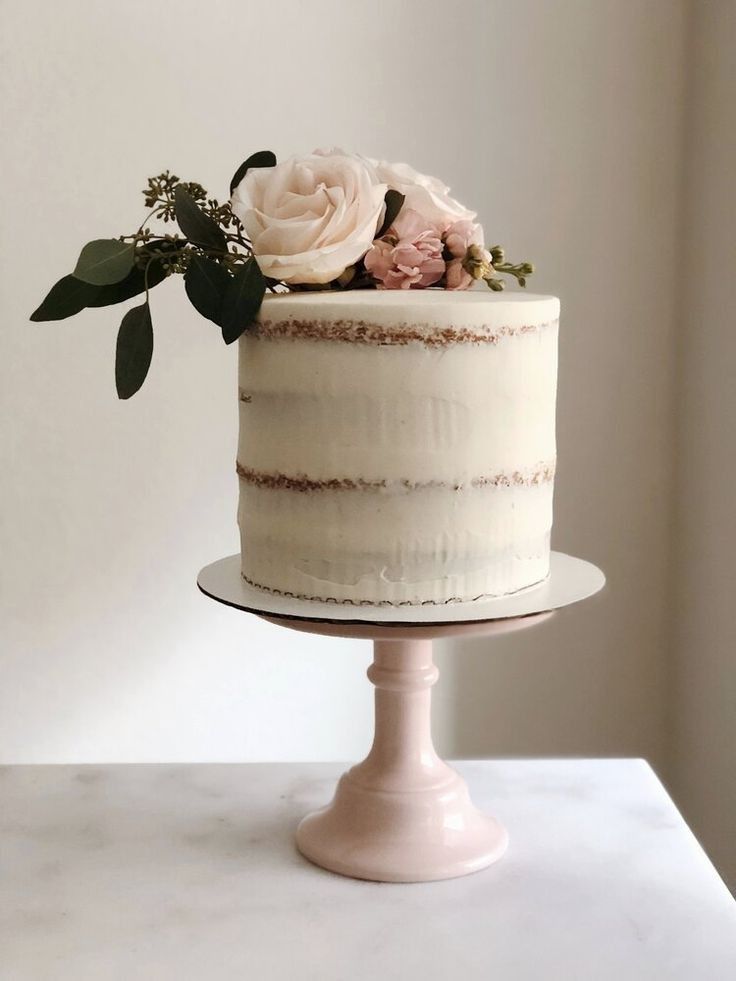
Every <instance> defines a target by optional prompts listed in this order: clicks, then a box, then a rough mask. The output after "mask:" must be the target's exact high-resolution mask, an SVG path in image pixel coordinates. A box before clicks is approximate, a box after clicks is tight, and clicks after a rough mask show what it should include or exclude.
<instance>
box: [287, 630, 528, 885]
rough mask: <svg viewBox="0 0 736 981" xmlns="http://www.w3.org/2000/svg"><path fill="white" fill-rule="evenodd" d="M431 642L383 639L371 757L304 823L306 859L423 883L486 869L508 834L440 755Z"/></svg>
mask: <svg viewBox="0 0 736 981" xmlns="http://www.w3.org/2000/svg"><path fill="white" fill-rule="evenodd" d="M437 676H438V671H437V668H436V667H435V666H434V664H433V663H432V641H431V640H395V641H387V640H377V641H375V642H374V661H373V664H372V665H371V666H370V668H369V669H368V677H369V679H370V680H371V681H372V682H373V684H374V685H375V686H376V728H375V736H374V739H373V746H372V748H371V751H370V753H369V755H368V757H367V758H366V759H365V760H364V761H363V762H362V763H359V764H358V765H357V766H354V767H352V768H351V769H350V770H348V772H347V773H345V774H343V776H342V777H341V778H340V781H339V782H338V785H337V790H336V792H335V796H334V799H333V800H332V803H331V804H328V805H327V807H324V808H322V809H321V810H319V811H316V812H314V813H313V814H308V815H307V816H306V817H305V818H304V819H303V820H302V822H301V824H300V825H299V828H298V830H297V834H296V843H297V846H298V848H299V851H300V852H301V853H302V854H303V855H305V856H306V857H307V858H308V859H310V860H311V861H312V862H315V863H316V864H317V865H321V866H323V867H324V868H327V869H331V870H332V871H333V872H339V873H341V874H342V875H350V876H354V877H356V878H359V879H375V880H379V881H381V882H424V881H428V880H431V879H450V878H452V877H454V876H458V875H465V874H467V873H468V872H475V871H477V870H478V869H482V868H485V867H486V866H487V865H490V864H491V862H495V861H496V859H497V858H500V857H501V855H502V854H503V852H504V851H505V849H506V845H507V842H508V836H507V834H506V831H505V830H504V829H503V828H502V827H501V825H500V824H498V822H497V821H496V820H495V819H494V818H492V817H487V816H486V815H485V814H481V813H480V811H478V810H476V808H475V807H474V806H473V804H472V802H471V800H470V795H469V793H468V788H467V786H466V784H465V781H464V780H463V779H462V778H461V777H460V775H459V774H458V773H456V772H455V771H454V770H453V769H452V767H450V766H448V765H447V764H446V763H443V761H442V760H441V759H440V758H439V757H438V756H437V754H436V752H435V750H434V746H433V745H432V739H431V735H430V686H431V685H433V684H434V683H435V681H436V680H437Z"/></svg>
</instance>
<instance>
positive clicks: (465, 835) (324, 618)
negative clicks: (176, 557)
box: [197, 552, 605, 882]
mask: <svg viewBox="0 0 736 981" xmlns="http://www.w3.org/2000/svg"><path fill="white" fill-rule="evenodd" d="M604 583H605V578H604V576H603V573H602V572H601V571H600V569H597V568H596V567H595V566H594V565H591V564H590V563H589V562H585V561H583V560H582V559H576V558H573V557H572V556H569V555H564V554H562V553H560V552H553V553H552V559H551V568H550V575H549V578H548V579H547V580H545V582H543V583H540V584H539V585H537V586H532V587H530V588H528V589H524V590H521V591H519V592H517V593H514V594H512V595H510V596H504V597H499V598H496V599H489V600H475V601H474V602H471V603H453V604H449V605H446V606H400V607H380V606H353V605H346V604H341V603H322V602H315V601H310V600H299V599H293V598H289V597H286V596H279V595H276V594H272V593H269V592H266V591H265V590H261V589H258V588H256V587H253V586H249V585H248V584H247V583H246V582H245V581H244V580H243V579H242V577H241V575H240V556H239V555H231V556H229V557H228V558H225V559H220V560H219V561H218V562H213V563H212V565H208V566H206V567H205V568H204V569H202V571H201V572H200V574H199V577H198V580H197V585H198V586H199V588H200V590H201V591H202V592H203V593H204V594H205V595H206V596H209V597H210V598H211V599H214V600H217V602H219V603H224V604H226V605H227V606H232V607H234V608H235V609H238V610H243V611H245V612H246V613H254V614H255V615H256V616H259V617H262V618H263V619H265V620H268V621H269V622H271V623H275V624H277V625H278V626H280V627H288V628H289V629H291V630H297V631H302V632H304V633H313V634H322V635H324V636H329V637H355V638H361V639H365V640H372V641H373V663H372V664H371V665H370V667H369V668H368V678H369V679H370V681H371V682H372V683H373V684H374V685H375V688H376V691H375V735H374V738H373V745H372V747H371V751H370V753H369V754H368V756H367V758H366V759H365V760H364V761H363V762H362V763H359V764H357V765H356V766H353V767H352V768H351V769H350V770H348V771H347V772H346V773H344V774H343V775H342V777H341V778H340V780H339V781H338V784H337V788H336V791H335V796H334V798H333V800H332V801H331V803H329V804H328V805H327V806H326V807H323V808H321V809H320V810H318V811H315V812H314V813H312V814H307V816H306V817H305V818H303V820H302V821H301V823H300V824H299V827H298V829H297V833H296V843H297V847H298V848H299V850H300V852H301V853H302V854H303V855H304V856H305V857H306V858H308V859H309V860H310V861H312V862H314V863H315V864H316V865H320V866H322V867H323V868H326V869H330V870H331V871H333V872H338V873H340V874H341V875H348V876H353V877H355V878H359V879H373V880H375V881H379V882H426V881H429V880H434V879H450V878H453V877H455V876H460V875H466V874H468V873H470V872H477V871H478V870H479V869H482V868H485V867H486V866H488V865H490V864H491V863H492V862H495V861H496V860H497V859H498V858H500V857H501V855H502V854H503V853H504V851H505V850H506V845H507V843H508V835H507V833H506V830H505V829H504V828H503V827H502V826H501V825H500V824H499V823H498V821H496V820H495V818H493V817H490V816H489V815H486V814H482V813H481V812H480V811H478V810H477V809H476V808H475V807H474V806H473V804H472V802H471V800H470V795H469V793H468V788H467V785H466V784H465V781H464V780H463V779H462V778H461V777H460V776H459V774H458V773H456V772H455V770H453V769H452V768H451V767H450V766H448V765H447V764H446V763H444V762H443V761H442V760H441V759H440V758H439V757H438V756H437V753H436V752H435V749H434V746H433V744H432V735H431V728H430V700H431V691H430V689H431V686H432V685H433V684H434V683H435V682H436V681H437V677H438V673H439V672H438V671H437V668H436V667H435V665H434V664H433V661H432V641H433V640H435V639H437V638H441V637H485V636H497V635H499V634H503V633H509V632H511V631H514V630H523V629H524V628H526V627H531V626H535V625H536V624H539V623H541V622H542V621H544V620H546V619H548V618H549V617H551V616H552V615H553V614H554V612H555V611H556V610H559V609H561V608H562V607H565V606H569V605H571V604H572V603H577V602H579V601H580V600H583V599H586V598H587V597H588V596H592V595H593V594H594V593H597V592H598V591H599V590H600V589H601V588H602V587H603V585H604Z"/></svg>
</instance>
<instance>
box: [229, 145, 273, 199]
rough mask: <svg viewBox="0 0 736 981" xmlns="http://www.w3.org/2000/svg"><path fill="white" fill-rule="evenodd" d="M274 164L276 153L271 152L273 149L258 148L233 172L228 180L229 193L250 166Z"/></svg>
mask: <svg viewBox="0 0 736 981" xmlns="http://www.w3.org/2000/svg"><path fill="white" fill-rule="evenodd" d="M275 166H276V154H275V153H274V152H273V150H258V151H257V152H256V153H251V155H250V156H249V157H248V159H247V160H245V161H244V162H243V163H242V164H241V165H240V166H239V167H238V169H237V170H236V171H235V173H234V174H233V179H232V180H231V181H230V193H231V194H232V193H233V191H234V190H235V188H236V187H237V186H238V184H239V183H240V182H241V181H242V179H243V178H244V177H245V175H246V173H247V172H248V171H249V170H250V169H251V167H275Z"/></svg>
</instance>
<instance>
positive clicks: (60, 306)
mask: <svg viewBox="0 0 736 981" xmlns="http://www.w3.org/2000/svg"><path fill="white" fill-rule="evenodd" d="M99 289H100V287H98V286H91V285H90V284H89V283H83V282H82V280H81V279H77V278H76V276H64V278H63V279H60V280H59V282H58V283H55V284H54V285H53V286H52V287H51V289H50V290H49V292H48V294H47V296H46V299H45V300H44V301H43V303H42V304H41V306H40V307H38V309H36V310H34V311H33V313H32V314H31V320H32V321H33V322H34V323H41V322H43V321H45V320H66V318H67V317H73V316H74V314H75V313H79V311H80V310H84V308H85V307H87V306H89V305H90V302H91V301H92V300H93V299H94V297H95V295H96V294H97V292H98V290H99Z"/></svg>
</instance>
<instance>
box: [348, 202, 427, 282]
mask: <svg viewBox="0 0 736 981" xmlns="http://www.w3.org/2000/svg"><path fill="white" fill-rule="evenodd" d="M365 267H366V269H367V270H368V272H369V273H370V274H371V275H372V276H373V278H374V279H377V280H378V282H379V284H380V285H379V287H378V288H379V289H386V290H397V289H403V290H408V289H411V288H412V287H416V288H418V289H421V288H423V287H426V286H431V285H432V284H433V283H436V282H437V281H438V280H440V279H442V276H443V275H444V272H445V260H444V259H443V258H442V241H441V239H440V234H439V232H438V230H437V229H436V228H435V227H434V226H433V225H431V224H430V223H429V222H427V221H426V220H425V219H424V218H422V216H421V215H420V214H418V213H417V212H416V211H412V210H411V209H402V211H401V213H400V214H399V217H398V218H397V220H396V222H395V223H394V224H393V225H392V226H391V228H390V229H389V230H388V232H387V233H386V235H385V236H384V238H382V239H379V240H376V241H375V242H374V243H373V246H372V248H371V249H370V250H369V251H368V253H367V255H366V257H365Z"/></svg>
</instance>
